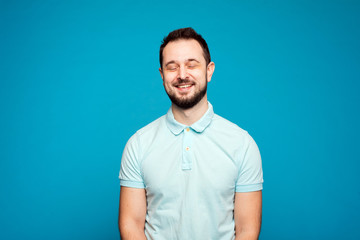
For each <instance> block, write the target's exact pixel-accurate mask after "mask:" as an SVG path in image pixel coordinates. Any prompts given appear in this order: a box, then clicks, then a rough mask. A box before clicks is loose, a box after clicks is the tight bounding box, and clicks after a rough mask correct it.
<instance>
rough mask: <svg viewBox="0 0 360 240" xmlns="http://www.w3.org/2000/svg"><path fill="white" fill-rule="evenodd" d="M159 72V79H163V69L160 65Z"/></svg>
mask: <svg viewBox="0 0 360 240" xmlns="http://www.w3.org/2000/svg"><path fill="white" fill-rule="evenodd" d="M159 72H160V76H161V79H162V80H163V81H164V73H163V70H162V69H161V67H159Z"/></svg>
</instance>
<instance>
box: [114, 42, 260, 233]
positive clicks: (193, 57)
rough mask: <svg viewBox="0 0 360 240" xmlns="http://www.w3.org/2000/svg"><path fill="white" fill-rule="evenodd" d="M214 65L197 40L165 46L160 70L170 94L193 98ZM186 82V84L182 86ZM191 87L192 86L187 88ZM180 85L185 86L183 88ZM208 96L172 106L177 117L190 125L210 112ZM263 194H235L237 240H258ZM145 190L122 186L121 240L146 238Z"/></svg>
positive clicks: (204, 84) (181, 97)
mask: <svg viewBox="0 0 360 240" xmlns="http://www.w3.org/2000/svg"><path fill="white" fill-rule="evenodd" d="M214 70H215V64H214V63H213V62H210V63H209V64H207V65H206V60H205V58H204V55H203V50H202V48H201V46H200V44H199V43H198V42H197V41H196V40H177V41H174V42H170V43H168V44H167V45H166V47H165V48H164V51H163V64H162V68H160V69H159V71H160V75H161V78H162V80H163V85H164V88H165V90H166V92H167V93H168V94H172V95H174V96H175V97H177V98H180V99H188V98H191V97H193V96H194V95H195V94H196V93H198V92H199V91H200V89H202V88H204V87H205V86H206V84H207V82H210V81H211V78H212V75H213V73H214ZM180 79H183V80H184V79H185V80H186V83H181V81H179V80H180ZM188 85H190V86H188ZM180 86H186V87H185V88H181V87H180ZM207 109H208V103H207V94H205V95H204V97H203V98H202V99H201V100H200V101H199V102H198V103H197V104H196V105H195V106H193V107H192V108H189V109H182V108H179V107H178V106H176V105H174V104H172V111H173V114H174V118H175V119H176V120H177V121H178V122H180V123H182V124H184V125H187V126H190V125H192V124H193V123H195V122H196V121H198V120H199V119H200V118H201V117H202V116H203V115H204V114H205V112H206V111H207ZM261 206H262V193H261V191H256V192H248V193H235V201H234V221H235V234H236V235H235V236H236V238H235V239H236V240H255V239H258V237H259V233H260V226H261ZM145 217H146V192H145V189H136V188H128V187H121V192H120V207H119V229H120V235H121V239H123V240H132V239H146V237H145V234H144V227H145Z"/></svg>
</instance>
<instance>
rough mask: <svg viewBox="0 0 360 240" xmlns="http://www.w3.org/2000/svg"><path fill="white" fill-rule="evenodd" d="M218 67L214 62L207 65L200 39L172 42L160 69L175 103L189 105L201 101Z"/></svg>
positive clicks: (185, 106)
mask: <svg viewBox="0 0 360 240" xmlns="http://www.w3.org/2000/svg"><path fill="white" fill-rule="evenodd" d="M214 67H215V66H214V63H213V62H211V63H209V65H208V66H206V61H205V58H204V55H203V50H202V48H201V46H200V44H199V43H198V42H197V41H196V40H193V39H190V40H183V39H181V40H177V41H174V42H169V43H168V44H167V45H166V46H165V48H164V50H163V62H162V69H161V68H160V69H159V70H160V74H161V77H162V79H163V85H164V87H165V91H166V93H167V94H168V96H169V98H170V100H171V101H172V103H173V104H175V105H176V106H178V107H179V108H183V109H188V108H191V107H193V106H195V105H196V104H197V103H198V102H200V101H201V100H202V99H203V98H204V96H206V89H207V83H208V82H210V80H211V76H212V73H213V72H214ZM206 99H207V98H206Z"/></svg>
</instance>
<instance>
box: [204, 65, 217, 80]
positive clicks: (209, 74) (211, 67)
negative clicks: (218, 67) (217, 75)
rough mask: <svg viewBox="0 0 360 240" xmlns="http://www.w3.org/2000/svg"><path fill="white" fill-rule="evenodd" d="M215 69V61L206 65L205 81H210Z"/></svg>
mask: <svg viewBox="0 0 360 240" xmlns="http://www.w3.org/2000/svg"><path fill="white" fill-rule="evenodd" d="M214 71H215V63H214V62H210V63H209V64H208V66H207V69H206V74H207V81H208V82H210V81H211V77H212V75H213V73H214Z"/></svg>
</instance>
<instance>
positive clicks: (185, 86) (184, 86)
mask: <svg viewBox="0 0 360 240" xmlns="http://www.w3.org/2000/svg"><path fill="white" fill-rule="evenodd" d="M190 86H191V85H182V86H179V88H187V87H190Z"/></svg>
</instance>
